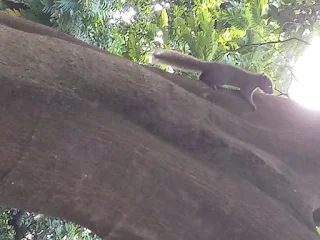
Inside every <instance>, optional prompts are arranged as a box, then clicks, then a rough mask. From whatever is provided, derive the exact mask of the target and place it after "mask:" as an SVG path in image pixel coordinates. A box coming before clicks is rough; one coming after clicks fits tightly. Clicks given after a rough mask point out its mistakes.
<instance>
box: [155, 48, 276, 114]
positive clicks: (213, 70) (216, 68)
mask: <svg viewBox="0 0 320 240" xmlns="http://www.w3.org/2000/svg"><path fill="white" fill-rule="evenodd" d="M151 59H152V63H154V64H165V65H170V66H172V67H173V68H176V69H180V70H186V71H191V72H200V73H201V75H200V77H199V80H200V81H203V82H204V83H206V84H207V85H208V86H209V87H211V88H213V89H217V86H222V85H230V86H234V87H238V88H240V92H241V95H242V97H243V98H244V99H245V100H246V101H247V102H248V103H249V105H250V106H251V107H252V109H253V111H256V105H255V103H254V102H253V99H252V95H253V92H254V91H255V90H256V89H257V88H260V89H261V90H262V91H264V92H265V93H267V94H273V82H272V80H271V78H270V77H269V76H268V75H267V74H265V73H252V72H248V71H246V70H244V69H241V68H239V67H235V66H232V65H230V64H225V63H219V62H208V61H202V60H200V59H197V58H195V57H193V56H190V55H186V54H183V53H180V52H178V51H174V50H167V49H156V50H154V51H153V52H152V53H151Z"/></svg>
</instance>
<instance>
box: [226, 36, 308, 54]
mask: <svg viewBox="0 0 320 240" xmlns="http://www.w3.org/2000/svg"><path fill="white" fill-rule="evenodd" d="M292 40H296V41H299V42H302V43H304V44H306V45H310V43H309V42H307V41H305V40H302V39H300V38H296V37H293V38H288V39H285V40H278V41H269V42H261V43H252V44H247V45H242V46H241V47H239V48H237V49H234V50H231V52H235V51H239V50H240V49H241V48H245V47H254V46H257V47H259V46H263V45H268V44H277V43H285V42H289V41H292Z"/></svg>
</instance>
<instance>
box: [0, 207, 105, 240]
mask: <svg viewBox="0 0 320 240" xmlns="http://www.w3.org/2000/svg"><path fill="white" fill-rule="evenodd" d="M0 212H1V215H0V230H1V235H0V240H10V239H27V238H28V239H34V240H37V239H38V240H42V239H50V240H61V239H75V240H76V239H79V240H80V239H81V240H100V238H99V237H98V236H96V235H95V234H93V233H92V232H91V231H90V230H88V229H85V228H83V227H81V226H79V225H76V224H74V223H71V222H67V221H64V220H62V219H57V218H51V217H46V216H43V215H41V214H34V213H29V212H24V211H21V210H18V209H7V208H0ZM20 213H21V214H20ZM17 214H20V216H19V219H17V217H16V216H17Z"/></svg>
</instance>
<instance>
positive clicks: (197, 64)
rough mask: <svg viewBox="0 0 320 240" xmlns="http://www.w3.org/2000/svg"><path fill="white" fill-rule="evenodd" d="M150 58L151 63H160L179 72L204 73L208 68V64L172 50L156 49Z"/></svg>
mask: <svg viewBox="0 0 320 240" xmlns="http://www.w3.org/2000/svg"><path fill="white" fill-rule="evenodd" d="M151 57H152V63H158V64H159V63H162V64H166V65H170V66H172V67H173V68H176V69H181V70H189V71H196V72H204V71H206V70H208V69H209V68H210V64H209V63H208V62H205V61H202V60H200V59H197V58H195V57H192V56H190V55H186V54H182V53H180V52H178V51H174V50H167V49H156V50H154V51H153V52H152V53H151Z"/></svg>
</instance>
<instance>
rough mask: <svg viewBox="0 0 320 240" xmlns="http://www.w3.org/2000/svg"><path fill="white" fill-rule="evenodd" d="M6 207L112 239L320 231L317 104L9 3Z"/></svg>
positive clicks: (300, 238)
mask: <svg viewBox="0 0 320 240" xmlns="http://www.w3.org/2000/svg"><path fill="white" fill-rule="evenodd" d="M0 82H1V88H0V104H1V107H0V115H1V118H0V189H1V194H0V204H2V205H6V206H10V207H17V208H20V209H24V210H28V211H34V212H41V213H44V214H47V215H51V216H57V217H61V218H64V219H67V220H72V221H74V222H76V223H79V224H81V225H84V226H86V227H88V228H90V229H92V230H93V231H95V232H96V233H97V234H98V235H100V236H101V237H102V238H103V239H108V240H109V239H110V240H116V239H117V240H120V239H121V240H122V239H132V240H135V239H137V240H140V239H141V240H142V239H143V240H163V239H165V240H176V239H183V240H189V239H190V240H194V239H201V240H207V239H208V240H212V239H216V240H230V239H236V240H248V239H249V240H250V239H259V240H286V239H290V240H315V239H318V236H317V234H316V233H315V226H314V221H313V211H314V210H316V209H317V208H319V206H320V199H319V196H320V195H319V193H320V185H319V184H318V183H319V182H320V179H319V178H320V177H319V176H320V175H319V170H320V168H319V166H320V162H319V156H320V148H319V146H320V128H319V123H320V114H319V113H316V112H313V111H310V110H306V109H303V108H302V107H300V106H298V105H297V104H295V103H294V102H292V101H290V100H288V99H284V98H277V97H275V96H266V95H262V94H255V95H254V101H255V102H256V105H257V112H255V113H254V112H252V110H251V109H250V107H249V106H248V104H247V103H246V102H244V101H243V100H242V99H241V96H240V95H239V94H238V92H237V91H228V90H216V91H214V90H212V89H209V88H208V87H206V86H205V85H204V84H203V83H201V82H198V81H194V80H191V79H187V78H183V77H180V76H174V75H172V74H168V73H164V72H162V71H160V70H158V69H154V68H150V67H144V66H141V65H138V64H135V63H133V62H130V61H129V60H126V59H124V58H122V57H119V56H115V55H112V54H110V53H109V52H107V51H104V50H101V49H97V48H94V47H91V46H89V45H88V44H85V43H82V42H81V41H78V40H75V39H72V38H71V39H70V37H69V36H67V35H64V34H61V33H59V32H57V31H55V30H53V29H50V28H47V27H44V26H41V25H38V24H33V23H31V22H28V21H24V20H21V19H18V18H14V17H10V16H9V15H7V14H5V13H0Z"/></svg>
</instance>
